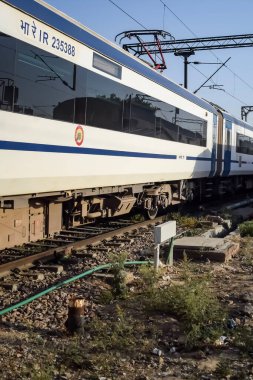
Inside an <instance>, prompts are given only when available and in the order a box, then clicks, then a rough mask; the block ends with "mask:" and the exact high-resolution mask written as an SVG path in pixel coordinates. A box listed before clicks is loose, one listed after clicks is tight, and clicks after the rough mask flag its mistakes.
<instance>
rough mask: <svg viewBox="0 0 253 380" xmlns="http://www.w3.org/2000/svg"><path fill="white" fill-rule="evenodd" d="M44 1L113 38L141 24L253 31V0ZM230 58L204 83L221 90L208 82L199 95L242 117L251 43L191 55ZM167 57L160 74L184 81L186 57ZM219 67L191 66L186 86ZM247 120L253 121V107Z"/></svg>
mask: <svg viewBox="0 0 253 380" xmlns="http://www.w3.org/2000/svg"><path fill="white" fill-rule="evenodd" d="M46 1H47V2H48V3H49V4H51V5H53V6H54V7H56V8H57V9H59V10H61V11H62V12H64V13H66V14H68V15H69V16H71V17H73V18H74V19H76V20H78V21H80V22H81V23H82V24H83V25H85V26H87V27H88V28H90V29H92V30H94V31H95V32H96V33H98V34H100V35H101V36H103V37H105V38H107V39H108V40H110V41H114V39H115V36H116V35H117V34H118V33H121V32H123V31H126V30H136V29H143V28H142V27H141V26H140V24H141V25H142V26H143V27H145V28H146V29H163V30H165V31H167V32H169V33H170V34H172V35H173V36H174V37H175V39H186V38H196V37H199V38H200V37H210V36H212V37H214V36H228V35H236V34H253V28H252V15H253V1H252V0H240V1H239V0H212V1H210V0H162V1H161V0H127V1H126V0H46ZM113 3H114V4H113ZM163 3H164V4H165V5H166V6H167V7H165V6H164V4H163ZM115 4H116V5H115ZM117 6H118V7H120V8H121V9H122V10H120V9H119V8H118V7H117ZM124 12H125V13H124ZM126 13H127V14H126ZM127 42H135V41H134V40H131V41H129V40H126V43H127ZM229 57H231V58H230V60H229V62H228V63H227V64H226V67H223V68H221V70H219V72H218V73H217V74H216V75H215V76H214V77H213V81H209V82H208V83H207V84H206V85H207V86H211V85H213V84H216V85H222V87H220V88H221V89H222V90H214V89H210V88H209V87H204V88H202V89H201V90H200V91H199V92H198V96H199V97H201V98H204V99H206V100H210V101H211V102H214V103H216V104H219V105H220V106H221V107H222V108H224V109H225V110H226V111H227V112H229V113H230V114H232V115H234V116H236V117H238V118H240V117H241V107H242V106H253V47H249V48H236V49H224V50H212V51H200V52H196V53H195V56H192V57H190V58H189V60H191V61H198V62H205V63H217V62H225V61H226V60H227V59H228V58H229ZM165 60H166V65H167V69H166V70H165V71H164V72H163V74H162V75H164V76H165V77H167V78H169V79H171V80H173V81H174V82H176V83H178V84H182V83H183V81H184V74H183V72H184V67H183V60H182V59H181V58H180V57H175V56H174V55H173V54H171V53H170V54H166V55H165ZM218 67H219V65H216V64H199V65H193V64H191V65H188V89H189V90H190V91H194V90H196V89H197V88H198V87H199V86H201V84H202V83H203V82H204V81H205V80H206V78H208V77H209V76H211V75H212V74H213V73H214V71H215V70H217V69H218ZM223 90H225V91H223ZM248 122H250V123H251V124H253V112H252V113H250V114H249V116H248Z"/></svg>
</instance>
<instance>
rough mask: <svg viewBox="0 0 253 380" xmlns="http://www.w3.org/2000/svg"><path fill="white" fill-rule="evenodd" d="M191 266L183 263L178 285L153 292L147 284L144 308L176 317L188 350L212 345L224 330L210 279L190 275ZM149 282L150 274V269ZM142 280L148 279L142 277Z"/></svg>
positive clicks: (220, 311)
mask: <svg viewBox="0 0 253 380" xmlns="http://www.w3.org/2000/svg"><path fill="white" fill-rule="evenodd" d="M190 265H191V264H190V263H189V262H188V261H187V260H186V259H185V260H184V262H183V263H182V269H181V273H182V275H181V279H182V281H181V282H180V283H175V284H173V283H172V284H170V286H166V287H162V288H158V287H157V288H156V287H155V285H154V283H153V282H152V281H151V282H150V284H149V286H147V284H148V282H147V281H146V302H145V305H146V308H147V309H149V310H150V309H151V310H155V311H160V312H163V313H166V314H167V315H172V316H175V317H176V318H177V319H178V320H179V322H180V324H181V328H182V331H183V333H184V335H185V344H186V346H187V347H195V346H198V345H200V346H201V345H204V344H205V343H208V342H211V341H215V339H217V338H218V337H219V336H220V335H222V332H223V330H224V319H225V313H224V311H223V309H222V307H221V305H220V303H219V301H218V299H217V297H216V296H215V295H214V293H213V291H212V290H211V287H210V280H209V276H208V275H207V276H204V277H201V278H199V277H197V276H193V275H192V272H190V270H189V268H190ZM150 271H151V273H150V278H152V275H153V273H152V271H153V269H152V268H151V269H150ZM145 278H149V276H148V275H147V273H145Z"/></svg>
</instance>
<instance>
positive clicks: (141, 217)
mask: <svg viewBox="0 0 253 380" xmlns="http://www.w3.org/2000/svg"><path fill="white" fill-rule="evenodd" d="M144 220H145V217H144V215H142V214H135V215H133V216H132V217H131V221H132V222H133V223H140V222H144Z"/></svg>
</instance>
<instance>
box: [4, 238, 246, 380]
mask: <svg viewBox="0 0 253 380" xmlns="http://www.w3.org/2000/svg"><path fill="white" fill-rule="evenodd" d="M235 239H237V240H238V239H239V237H235ZM239 241H240V246H241V248H240V252H239V253H238V254H237V255H236V256H235V257H233V258H232V259H230V260H229V261H228V262H227V263H212V262H210V261H209V260H208V261H207V262H205V263H192V262H191V263H189V262H184V263H183V264H182V263H175V265H174V266H173V267H164V268H162V270H161V272H160V275H159V278H158V279H156V278H155V277H156V276H155V275H154V273H153V272H152V269H150V271H149V272H148V271H146V273H144V274H143V273H142V274H140V272H139V269H136V268H135V269H134V270H133V271H132V272H131V273H132V274H129V273H128V274H127V278H128V280H127V281H126V280H125V273H124V276H123V277H124V281H123V283H124V285H123V286H122V289H119V288H118V287H117V284H116V285H115V283H112V276H108V275H107V276H104V278H103V276H101V277H96V276H93V277H91V278H90V279H89V280H88V281H89V285H90V288H92V289H93V291H95V294H96V297H94V301H93V302H94V305H93V307H89V309H88V311H87V315H85V318H84V321H83V331H82V332H81V334H79V335H75V336H72V335H70V334H69V333H68V332H67V331H66V330H65V329H64V322H63V321H62V327H61V328H52V327H50V326H48V328H47V329H43V328H41V329H40V328H39V327H38V325H36V327H35V326H33V325H31V324H29V325H28V324H27V325H26V323H24V322H23V323H22V324H19V323H10V322H8V323H7V322H6V321H3V322H2V324H1V329H0V343H1V344H0V363H1V366H0V377H1V379H10V380H13V379H15V380H16V379H17V380H18V379H36V380H38V379H40V380H49V379H54V380H65V379H83V380H86V379H87V380H109V379H113V380H114V379H115V380H116V379H117V380H118V379H119V380H120V379H127V380H162V379H163V380H173V379H177V380H180V379H193V380H194V379H203V380H208V379H233V380H237V379H238V380H240V379H245V380H246V379H247V380H250V379H253V331H252V325H253V282H252V279H253V238H246V239H239ZM203 279H204V280H203ZM114 280H115V277H114ZM196 280H197V281H196ZM202 280H203V284H204V285H203V286H202V287H201V288H200V287H198V285H197V284H198V283H199V282H201V281H202ZM126 282H128V284H127V285H126V287H125V283H126ZM81 284H82V283H81ZM187 284H189V290H191V292H190V291H189V294H188V293H187V289H188V288H187ZM80 286H81V285H80ZM194 286H197V287H194ZM115 289H116V290H115ZM171 289H176V290H177V291H178V293H175V294H174V293H173V292H172V291H171ZM180 289H184V291H185V292H186V293H185V294H186V295H187V297H186V298H187V300H188V301H187V302H188V304H187V305H186V306H184V304H181V305H180V298H179V297H180V294H181V293H180V292H181V290H180ZM168 294H170V297H172V298H167V297H168ZM163 297H164V299H163ZM173 297H175V298H174V299H173ZM196 297H199V298H196ZM217 300H218V301H217ZM174 301H175V304H177V307H174V306H173V307H170V305H173V302H174ZM216 301H217V302H218V304H219V308H218V309H217V310H216V309H215V308H216V306H217V303H215V302H216ZM184 307H185V310H184ZM187 307H189V309H187ZM214 309H215V310H214ZM189 310H190V311H189ZM194 313H195V314H194ZM215 313H216V314H215ZM217 313H218V314H219V315H218V316H217ZM195 316H199V317H198V318H200V319H198V320H197V321H194V318H195ZM201 321H202V322H201ZM201 323H202V325H201ZM198 329H199V330H198ZM211 329H213V331H212V334H210V330H211Z"/></svg>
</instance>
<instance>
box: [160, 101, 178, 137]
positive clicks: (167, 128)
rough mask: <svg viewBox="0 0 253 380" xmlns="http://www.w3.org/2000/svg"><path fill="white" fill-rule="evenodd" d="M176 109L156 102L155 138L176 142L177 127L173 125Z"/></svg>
mask: <svg viewBox="0 0 253 380" xmlns="http://www.w3.org/2000/svg"><path fill="white" fill-rule="evenodd" d="M177 110H178V109H177V108H175V107H173V106H171V105H169V104H166V103H164V102H159V101H157V109H156V137H158V138H161V139H163V140H169V141H178V126H177V125H176V124H175V117H176V114H177Z"/></svg>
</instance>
